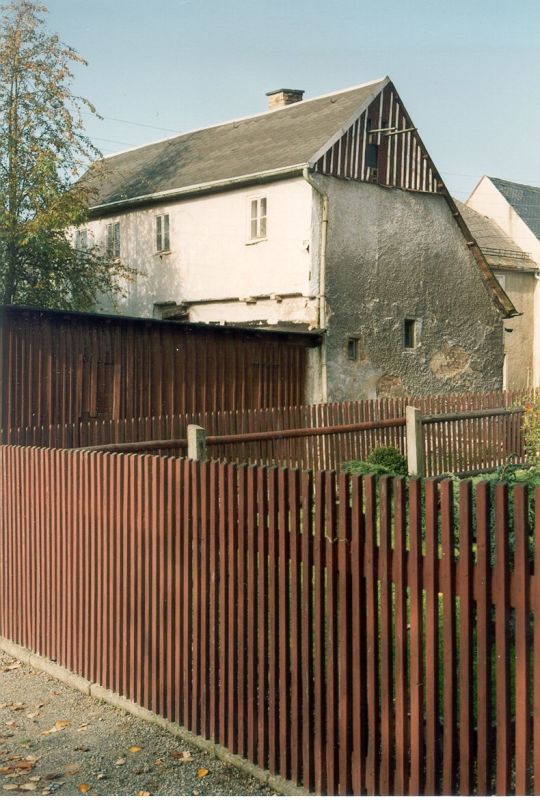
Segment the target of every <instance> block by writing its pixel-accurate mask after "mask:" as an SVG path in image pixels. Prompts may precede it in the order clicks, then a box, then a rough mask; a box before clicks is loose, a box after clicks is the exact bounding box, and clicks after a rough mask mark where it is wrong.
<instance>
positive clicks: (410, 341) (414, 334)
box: [403, 319, 418, 349]
mask: <svg viewBox="0 0 540 800" xmlns="http://www.w3.org/2000/svg"><path fill="white" fill-rule="evenodd" d="M417 338H418V331H417V320H415V319H406V320H404V322H403V347H407V348H410V349H412V348H414V347H416V345H417Z"/></svg>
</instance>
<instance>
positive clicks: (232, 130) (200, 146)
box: [84, 78, 388, 208]
mask: <svg viewBox="0 0 540 800" xmlns="http://www.w3.org/2000/svg"><path fill="white" fill-rule="evenodd" d="M387 82H388V78H382V79H378V80H376V81H372V82H370V83H366V84H363V85H361V86H356V87H353V88H351V89H345V90H343V91H340V92H336V93H334V94H329V95H324V96H322V97H316V98H313V99H312V100H303V101H301V102H298V103H293V104H292V105H288V106H285V107H284V108H278V109H275V110H273V111H267V112H265V113H263V114H257V115H256V116H251V117H246V118H244V119H238V120H235V121H232V122H227V123H224V124H221V125H213V126H211V127H208V128H203V129H201V130H196V131H192V132H190V133H184V134H181V135H180V136H174V137H171V138H168V139H165V140H163V141H160V142H155V143H154V144H148V145H144V146H142V147H137V148H134V149H132V150H127V151H125V152H123V153H119V154H117V155H113V156H110V157H108V158H106V159H104V161H103V162H100V163H101V164H103V166H104V168H105V169H104V170H103V173H101V171H100V172H99V173H98V172H97V171H96V170H95V169H94V168H92V167H91V168H90V170H89V172H88V173H87V174H86V176H85V179H84V180H85V181H86V182H87V185H89V186H90V187H91V188H92V190H93V191H94V192H95V194H94V195H93V197H92V206H93V207H94V208H95V207H96V206H101V205H107V204H109V203H118V202H121V201H128V200H130V199H134V198H140V197H144V196H148V195H154V194H156V193H160V192H168V191H174V190H176V189H185V188H187V187H196V186H198V185H200V184H209V183H210V184H211V183H217V182H219V181H226V180H228V179H233V178H238V177H243V176H251V175H260V174H264V173H269V172H272V171H277V170H284V169H286V168H292V167H296V166H304V165H306V164H308V163H309V161H310V160H311V159H312V158H313V157H314V156H315V154H316V153H317V152H318V151H319V150H320V149H321V148H322V147H323V146H324V145H325V144H326V143H327V142H328V140H329V139H330V138H331V137H332V136H333V135H335V134H336V132H338V131H339V130H340V129H341V128H343V127H344V126H346V125H347V123H349V122H350V121H351V118H353V117H354V115H355V114H357V113H358V112H359V110H360V109H361V108H363V107H364V105H365V104H366V103H367V101H368V100H370V99H371V97H372V96H374V95H376V94H377V93H378V92H379V91H380V90H381V89H382V87H383V86H384V85H385V84H386V83H387Z"/></svg>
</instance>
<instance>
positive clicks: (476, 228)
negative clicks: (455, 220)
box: [455, 200, 536, 270]
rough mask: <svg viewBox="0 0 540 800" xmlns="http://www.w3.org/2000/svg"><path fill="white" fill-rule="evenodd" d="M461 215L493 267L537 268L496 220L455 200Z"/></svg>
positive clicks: (527, 254)
mask: <svg viewBox="0 0 540 800" xmlns="http://www.w3.org/2000/svg"><path fill="white" fill-rule="evenodd" d="M455 203H456V206H457V207H458V210H459V212H460V213H461V216H462V217H463V219H464V220H465V222H466V224H467V226H468V228H469V230H470V232H471V233H472V235H473V236H474V238H475V239H476V241H477V243H478V246H479V247H480V250H481V251H482V253H483V254H484V256H485V258H486V261H487V262H488V264H489V266H490V267H492V268H493V269H497V268H498V269H501V268H504V269H529V270H535V269H536V264H535V262H534V261H533V259H532V258H531V256H530V255H529V253H525V252H524V251H523V250H522V249H521V248H520V247H519V246H518V245H517V244H516V243H515V241H514V240H513V239H512V238H511V237H510V236H508V235H507V234H506V233H505V232H504V231H503V229H502V228H500V227H499V226H498V225H497V223H496V222H494V220H492V219H490V218H489V217H485V216H484V215H483V214H479V213H478V211H475V210H474V209H473V208H469V206H466V205H464V204H463V203H460V201H459V200H455Z"/></svg>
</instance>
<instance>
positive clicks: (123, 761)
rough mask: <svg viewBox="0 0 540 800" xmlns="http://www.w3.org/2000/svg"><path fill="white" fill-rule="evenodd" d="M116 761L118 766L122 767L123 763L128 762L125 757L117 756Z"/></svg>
mask: <svg viewBox="0 0 540 800" xmlns="http://www.w3.org/2000/svg"><path fill="white" fill-rule="evenodd" d="M114 763H115V764H116V766H117V767H121V766H122V765H123V764H125V763H126V759H125V758H117V759H116V761H115V762H114Z"/></svg>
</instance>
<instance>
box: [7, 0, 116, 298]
mask: <svg viewBox="0 0 540 800" xmlns="http://www.w3.org/2000/svg"><path fill="white" fill-rule="evenodd" d="M2 11H3V18H2V21H1V27H0V303H5V304H11V303H15V304H31V305H41V306H46V307H52V308H65V309H78V310H87V309H89V308H92V306H93V305H94V303H95V299H96V297H97V295H98V294H99V293H100V292H107V293H109V292H110V293H114V292H115V291H117V290H119V287H120V286H121V284H122V282H123V281H125V280H126V279H128V278H129V277H130V275H131V271H130V270H129V269H127V268H126V267H124V266H122V265H121V264H119V263H117V262H115V261H113V260H112V259H110V258H107V256H105V255H104V254H102V253H100V252H99V251H98V250H97V249H96V248H90V249H88V251H85V252H81V251H78V250H76V249H75V248H74V246H73V244H72V242H71V240H70V237H69V235H67V234H66V231H68V230H73V229H74V228H75V227H77V226H79V225H81V224H83V223H84V221H85V219H86V216H87V207H88V203H89V201H90V200H91V197H90V195H89V190H88V188H87V187H86V186H85V185H84V184H83V183H80V182H79V183H75V181H76V179H77V177H78V175H80V174H81V171H82V170H83V169H84V168H85V167H86V166H87V165H88V163H89V162H90V161H95V160H96V158H98V157H99V156H100V153H99V151H98V150H97V149H96V148H95V147H94V146H93V145H92V143H91V141H90V140H89V139H88V137H87V136H86V135H85V134H84V128H83V123H82V116H81V115H82V113H83V111H84V110H88V111H90V112H94V113H95V109H94V108H93V106H92V105H91V104H90V103H89V102H88V101H87V100H85V99H84V98H81V97H77V96H75V95H74V94H73V93H72V91H71V88H70V86H71V82H72V78H73V73H72V71H71V70H72V67H73V65H76V64H84V63H85V62H84V60H83V59H82V58H81V56H79V55H78V53H77V52H76V51H75V50H73V49H72V48H71V47H69V46H67V45H65V44H63V43H62V42H61V41H60V39H59V38H58V36H57V35H56V34H51V33H49V32H48V31H47V30H46V28H45V23H44V19H43V14H44V13H45V12H46V11H47V9H46V8H45V7H44V6H43V5H41V4H40V3H38V2H34V0H19V2H13V3H10V4H8V5H6V6H3V7H2Z"/></svg>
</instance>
